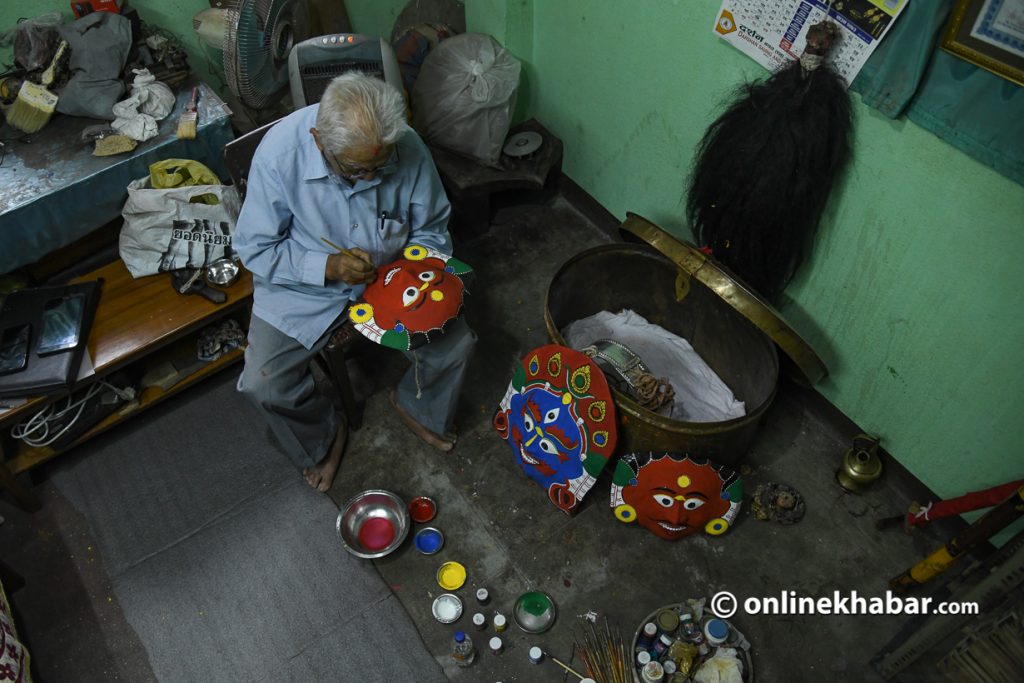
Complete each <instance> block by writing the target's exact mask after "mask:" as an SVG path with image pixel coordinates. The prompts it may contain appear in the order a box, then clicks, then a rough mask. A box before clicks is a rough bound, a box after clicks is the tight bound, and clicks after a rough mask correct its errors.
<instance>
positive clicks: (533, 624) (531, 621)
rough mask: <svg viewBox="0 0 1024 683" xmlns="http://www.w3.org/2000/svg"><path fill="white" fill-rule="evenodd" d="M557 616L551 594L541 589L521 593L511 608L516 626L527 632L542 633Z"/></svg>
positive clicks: (556, 609)
mask: <svg viewBox="0 0 1024 683" xmlns="http://www.w3.org/2000/svg"><path fill="white" fill-rule="evenodd" d="M557 616H558V608H557V607H555V601H554V600H552V599H551V596H550V595H548V594H547V593H542V592H541V591H530V592H528V593H523V594H522V595H520V596H519V599H518V600H516V604H515V607H514V608H513V609H512V619H513V620H514V621H515V622H516V626H518V627H519V628H521V629H522V630H524V631H526V632H527V633H534V634H536V633H544V632H545V631H547V630H548V629H549V628H551V626H552V624H554V623H555V619H556V618H557Z"/></svg>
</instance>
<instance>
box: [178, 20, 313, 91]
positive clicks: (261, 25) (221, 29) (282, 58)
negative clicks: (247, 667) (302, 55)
mask: <svg viewBox="0 0 1024 683" xmlns="http://www.w3.org/2000/svg"><path fill="white" fill-rule="evenodd" d="M192 24H193V27H194V28H195V30H196V33H197V35H198V36H199V38H200V39H201V40H202V41H203V42H205V43H206V44H207V45H210V46H211V47H214V48H216V49H219V50H222V51H223V61H224V77H225V79H226V80H227V84H228V88H230V89H231V92H232V93H234V94H235V95H236V96H237V97H238V99H239V100H241V101H242V103H243V104H244V105H245V106H247V107H250V108H252V109H266V108H268V107H272V106H273V105H274V104H276V103H277V101H278V100H279V99H280V97H281V95H282V94H283V93H284V91H285V89H286V88H287V87H288V55H289V54H290V53H291V51H292V47H293V46H294V45H295V44H296V43H299V42H302V41H303V40H305V39H306V38H308V37H309V34H310V17H309V8H308V6H307V4H306V0H235V2H231V3H228V4H227V6H226V7H225V8H223V9H220V8H218V9H208V10H203V11H202V12H199V13H198V14H196V15H195V17H193V20H192Z"/></svg>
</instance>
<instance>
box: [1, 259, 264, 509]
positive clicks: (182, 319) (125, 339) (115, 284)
mask: <svg viewBox="0 0 1024 683" xmlns="http://www.w3.org/2000/svg"><path fill="white" fill-rule="evenodd" d="M96 279H102V280H103V285H102V287H101V288H100V299H99V305H98V306H97V309H96V316H95V318H94V319H93V325H92V330H91V332H90V334H89V347H88V348H89V357H90V359H91V361H92V365H93V368H94V369H95V373H94V374H92V375H90V376H88V377H85V378H83V379H82V380H81V381H79V382H78V383H77V384H76V385H75V387H74V388H73V389H72V392H70V393H73V392H77V391H78V390H80V389H83V388H85V387H87V386H89V385H90V384H92V383H94V382H95V381H97V380H98V379H103V378H105V377H107V376H109V375H110V374H111V373H113V372H117V371H118V370H123V369H127V368H132V369H134V370H136V371H141V370H144V368H146V367H152V366H155V365H156V364H157V363H160V362H164V361H166V360H167V359H168V358H171V357H181V356H182V355H183V354H186V353H191V354H192V357H194V356H195V353H196V351H195V340H196V338H197V335H198V332H199V331H200V330H201V329H202V328H204V327H206V326H207V325H209V324H210V323H212V322H215V321H217V320H219V319H220V318H223V317H224V316H226V315H228V314H230V313H234V312H241V313H243V318H244V321H243V327H244V326H245V325H247V324H248V319H249V315H250V310H251V304H252V276H251V275H250V274H249V273H248V272H244V271H243V275H242V277H241V278H239V280H238V281H237V282H235V283H234V284H233V285H231V286H230V287H228V288H225V289H224V291H225V292H226V293H227V296H228V298H227V301H226V302H224V303H223V304H214V303H212V302H210V301H208V300H207V299H205V298H203V297H202V296H199V295H195V294H190V295H182V294H179V293H178V292H176V291H175V290H174V289H173V288H172V287H171V283H170V278H169V277H168V276H167V275H164V274H161V275H154V276H150V277H144V278H140V279H138V280H134V279H132V276H131V274H130V273H129V272H128V270H127V269H126V268H125V266H124V263H122V262H121V261H120V260H118V261H115V262H113V263H110V264H108V265H106V266H103V267H101V268H99V269H97V270H95V271H93V272H91V273H89V274H87V275H84V276H82V277H80V278H77V279H76V280H74V282H85V281H89V280H96ZM242 353H243V350H242V349H241V348H239V349H235V350H233V351H231V352H229V353H227V354H225V355H224V356H222V357H220V358H218V359H217V360H214V361H211V362H209V363H206V364H204V365H202V366H200V367H199V368H198V369H195V370H193V371H192V372H190V373H189V374H187V375H185V376H183V377H181V378H180V379H179V380H178V381H177V382H176V383H174V384H173V386H170V387H169V388H166V389H164V388H161V387H160V386H151V387H148V388H146V389H145V390H143V391H142V392H141V393H140V394H139V395H138V396H137V397H136V399H135V400H134V401H132V402H131V403H129V404H127V405H126V406H125V407H123V408H121V409H120V410H119V411H117V412H114V413H113V414H111V415H109V416H107V417H106V418H104V419H103V420H102V421H101V422H99V423H98V424H96V425H94V426H92V427H91V428H90V429H89V430H88V431H86V432H85V433H83V434H82V435H81V436H79V437H78V438H77V439H75V440H74V441H73V442H72V443H70V444H68V445H67V446H65V447H64V448H63V449H61V450H56V449H54V448H50V447H46V446H42V447H33V446H29V445H27V444H25V443H23V442H21V441H18V440H15V439H13V438H12V437H10V435H9V433H10V428H11V427H12V426H13V425H15V424H18V423H19V422H21V421H23V420H25V419H28V418H30V417H31V416H32V415H34V414H36V413H37V412H38V411H40V410H42V409H43V408H45V407H46V406H47V405H49V404H51V403H53V402H55V401H58V400H61V399H63V398H64V397H65V396H67V394H62V395H53V396H40V397H34V398H30V399H29V400H28V401H27V402H26V403H24V404H22V405H20V406H17V407H15V408H11V409H9V410H6V411H4V412H0V434H2V437H0V438H2V440H0V484H2V485H3V487H4V488H5V489H7V490H8V491H9V492H10V493H11V494H12V495H13V496H14V498H15V500H16V501H17V502H18V504H19V505H20V506H21V507H23V508H24V509H26V510H30V511H33V510H36V509H38V508H39V500H38V499H37V498H36V496H35V495H34V494H33V493H32V491H31V489H30V488H28V487H26V486H24V485H23V484H22V483H21V482H19V481H18V480H17V479H16V475H18V474H20V473H22V472H25V471H27V470H29V469H31V468H33V467H35V466H37V465H40V464H42V463H44V462H46V461H47V460H49V459H51V458H53V457H54V456H56V455H58V454H59V453H61V452H63V451H66V450H68V449H70V448H73V447H74V446H76V445H78V444H80V443H82V442H84V441H87V440H88V439H91V438H92V437H94V436H96V435H97V434H99V433H101V432H103V431H106V430H107V429H109V428H111V427H113V426H114V425H116V424H118V423H119V422H121V421H122V420H125V419H127V418H128V417H131V416H133V415H136V414H138V413H139V412H141V411H143V410H145V409H147V408H149V407H151V406H154V405H156V404H157V403H159V402H160V401H162V400H164V399H165V398H167V397H169V396H173V395H174V394H176V393H178V392H180V391H182V390H183V389H186V388H188V387H189V386H191V385H193V384H195V383H196V382H198V381H199V380H201V379H203V378H205V377H209V376H210V375H212V374H214V373H215V372H217V371H219V370H222V369H224V368H225V367H227V366H228V365H231V364H232V363H234V362H236V361H238V360H241V358H242ZM140 364H142V365H141V366H140Z"/></svg>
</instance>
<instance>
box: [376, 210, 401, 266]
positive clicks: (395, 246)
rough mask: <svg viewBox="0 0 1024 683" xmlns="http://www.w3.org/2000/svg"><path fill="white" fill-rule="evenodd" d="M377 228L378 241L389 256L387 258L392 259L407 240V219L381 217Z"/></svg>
mask: <svg viewBox="0 0 1024 683" xmlns="http://www.w3.org/2000/svg"><path fill="white" fill-rule="evenodd" d="M377 229H378V230H379V231H380V241H381V243H382V245H383V247H384V249H383V251H384V253H385V254H387V255H388V256H389V259H388V260H393V259H394V258H396V257H397V256H398V254H399V252H400V251H401V249H402V247H404V246H405V243H406V242H408V241H409V221H403V220H397V219H394V218H383V219H381V221H380V223H379V224H378V226H377Z"/></svg>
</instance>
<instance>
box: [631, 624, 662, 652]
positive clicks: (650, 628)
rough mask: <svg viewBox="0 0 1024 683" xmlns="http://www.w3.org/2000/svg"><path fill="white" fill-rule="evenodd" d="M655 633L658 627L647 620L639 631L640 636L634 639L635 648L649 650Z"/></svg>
mask: <svg viewBox="0 0 1024 683" xmlns="http://www.w3.org/2000/svg"><path fill="white" fill-rule="evenodd" d="M657 635H658V627H657V626H655V625H654V622H653V621H648V622H647V623H646V624H644V628H643V630H642V631H640V637H639V638H637V639H636V648H637V650H650V649H651V647H652V646H653V645H654V638H655V637H656V636H657Z"/></svg>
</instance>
